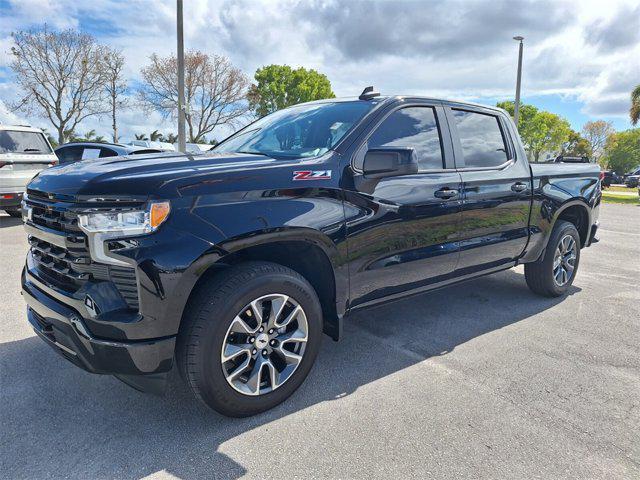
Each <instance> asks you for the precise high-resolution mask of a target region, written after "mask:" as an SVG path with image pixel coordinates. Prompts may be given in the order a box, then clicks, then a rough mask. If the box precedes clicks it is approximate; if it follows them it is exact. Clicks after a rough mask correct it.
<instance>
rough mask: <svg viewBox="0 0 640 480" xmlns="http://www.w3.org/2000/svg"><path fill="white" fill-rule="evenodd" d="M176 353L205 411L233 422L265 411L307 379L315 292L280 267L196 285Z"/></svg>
mask: <svg viewBox="0 0 640 480" xmlns="http://www.w3.org/2000/svg"><path fill="white" fill-rule="evenodd" d="M184 322H185V323H184V325H183V327H182V331H181V334H180V337H179V340H178V347H177V351H176V356H177V361H178V365H179V368H180V370H181V373H182V375H183V377H184V379H185V381H186V382H187V384H188V385H189V386H190V388H191V390H192V391H193V393H194V394H195V395H196V397H197V398H199V399H200V400H201V401H202V402H204V403H205V404H206V405H207V406H209V407H211V408H213V409H214V410H217V411H218V412H220V413H222V414H224V415H228V416H234V417H243V416H248V415H254V414H256V413H259V412H262V411H264V410H268V409H270V408H272V407H274V406H276V405H278V404H279V403H281V402H282V401H284V400H285V399H286V398H287V397H289V396H290V395H291V394H292V393H293V392H294V391H295V390H296V389H297V388H298V387H299V386H300V385H301V384H302V382H303V381H304V379H305V378H306V376H307V374H308V373H309V371H310V370H311V367H312V366H313V363H314V360H315V357H316V356H317V353H318V349H319V347H320V341H321V335H322V313H321V308H320V302H319V300H318V297H317V295H316V293H315V291H314V289H313V287H312V286H311V285H310V284H309V282H307V281H306V280H305V279H304V278H303V277H302V276H301V275H299V274H298V273H296V272H294V271H293V270H291V269H289V268H286V267H284V266H281V265H277V264H274V263H268V262H249V263H246V264H241V265H238V266H236V267H232V268H230V269H229V270H227V271H225V272H223V273H221V274H219V275H218V276H217V277H214V279H213V280H211V281H210V282H208V283H207V284H205V285H203V286H201V287H200V288H199V290H198V292H196V294H195V295H194V297H193V298H192V300H191V301H190V304H189V306H188V310H187V312H186V314H185V318H184Z"/></svg>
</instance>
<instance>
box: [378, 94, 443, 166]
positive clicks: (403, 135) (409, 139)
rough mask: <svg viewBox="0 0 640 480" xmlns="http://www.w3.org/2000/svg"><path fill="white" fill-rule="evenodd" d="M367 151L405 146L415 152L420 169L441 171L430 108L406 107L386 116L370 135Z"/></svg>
mask: <svg viewBox="0 0 640 480" xmlns="http://www.w3.org/2000/svg"><path fill="white" fill-rule="evenodd" d="M368 147H369V148H376V147H409V148H413V149H415V151H416V155H417V157H418V166H419V169H420V170H434V169H436V170H441V169H442V168H443V163H442V145H441V142H440V133H439V131H438V122H437V121H436V115H435V111H434V109H433V108H432V107H407V108H402V109H400V110H396V111H395V112H393V113H392V114H391V115H389V116H388V117H387V118H386V119H385V120H384V121H383V122H382V123H381V124H380V126H379V127H378V128H377V129H376V131H375V132H374V133H373V135H371V137H370V138H369V142H368Z"/></svg>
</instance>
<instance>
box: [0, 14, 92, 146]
mask: <svg viewBox="0 0 640 480" xmlns="http://www.w3.org/2000/svg"><path fill="white" fill-rule="evenodd" d="M12 37H13V42H14V46H13V47H12V49H11V52H12V53H13V61H12V62H11V68H12V70H13V71H14V73H15V74H16V80H17V83H18V86H19V87H20V89H21V90H22V93H23V95H22V97H21V98H20V100H18V101H17V102H15V103H14V104H13V105H12V108H13V109H14V110H24V111H26V112H29V113H30V112H34V113H38V114H40V115H42V116H43V117H44V118H48V119H49V120H50V121H51V124H52V125H53V126H54V127H55V129H56V130H57V131H58V142H59V143H64V141H65V131H67V132H73V131H74V130H75V128H76V126H77V125H78V124H79V123H80V122H81V121H82V120H84V119H85V118H87V117H88V116H90V115H97V114H100V113H104V109H103V107H104V103H103V93H104V83H105V77H104V72H103V68H102V59H103V57H104V47H101V46H100V45H98V44H96V42H95V40H94V39H93V37H91V36H90V35H86V34H83V33H80V32H77V31H76V30H64V31H62V32H53V31H49V30H48V29H47V27H46V26H45V27H44V28H42V29H39V30H28V31H19V32H14V33H12Z"/></svg>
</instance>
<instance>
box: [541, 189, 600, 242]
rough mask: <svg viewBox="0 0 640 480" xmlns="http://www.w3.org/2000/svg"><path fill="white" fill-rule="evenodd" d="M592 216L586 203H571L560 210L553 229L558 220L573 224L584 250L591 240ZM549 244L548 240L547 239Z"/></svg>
mask: <svg viewBox="0 0 640 480" xmlns="http://www.w3.org/2000/svg"><path fill="white" fill-rule="evenodd" d="M590 218H591V215H590V214H589V206H588V205H587V204H586V202H584V201H579V200H578V201H575V202H570V203H568V204H566V205H564V206H563V208H561V209H559V210H558V211H557V212H556V215H555V216H554V219H553V222H552V225H551V228H552V230H553V227H554V226H555V224H556V223H557V222H558V220H565V221H567V222H569V223H572V224H573V225H574V226H575V227H576V230H578V234H579V235H580V247H581V248H584V246H585V245H586V244H587V239H588V238H589V230H590V229H591V219H590ZM547 242H548V239H547Z"/></svg>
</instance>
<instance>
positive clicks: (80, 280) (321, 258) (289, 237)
mask: <svg viewBox="0 0 640 480" xmlns="http://www.w3.org/2000/svg"><path fill="white" fill-rule="evenodd" d="M600 197H601V185H600V180H599V170H598V167H597V166H594V165H591V164H533V165H530V164H529V162H528V161H527V157H526V154H525V151H524V149H523V147H522V144H521V142H520V139H519V137H518V133H517V131H516V129H515V127H514V125H513V123H512V121H511V119H510V118H509V116H508V115H507V114H506V113H505V112H504V111H502V110H499V109H496V108H492V107H485V106H479V105H471V104H467V103H459V102H450V101H444V100H436V99H431V98H418V97H402V96H396V97H382V96H379V95H377V94H375V93H372V92H370V90H366V91H365V92H364V93H363V94H362V95H361V96H360V97H358V98H351V99H340V100H326V101H318V102H312V103H306V104H302V105H296V106H293V107H290V108H287V109H284V110H281V111H278V112H275V113H273V114H271V115H268V116H266V117H264V118H262V119H260V120H257V121H256V122H254V123H252V124H250V125H248V126H247V127H245V128H244V129H242V130H240V131H238V132H237V133H235V134H234V135H232V136H231V137H229V138H228V139H226V140H225V141H223V142H222V143H221V144H219V145H218V146H217V147H216V148H215V149H214V150H213V151H211V152H209V153H206V154H204V155H200V156H190V155H183V154H173V153H170V154H150V155H136V156H132V157H111V158H104V159H95V160H88V161H82V162H78V163H74V164H70V165H66V166H58V167H55V168H51V169H48V170H46V171H43V172H42V173H40V174H39V175H38V176H37V177H36V178H35V179H34V180H33V181H32V182H31V183H30V184H29V186H28V190H27V195H26V196H25V198H24V201H23V218H24V221H25V229H26V232H27V235H28V241H29V244H30V250H29V252H28V255H27V260H26V266H25V268H24V271H23V274H22V293H23V295H24V298H25V299H26V302H27V305H28V308H27V315H28V320H29V322H30V323H31V325H32V326H33V328H34V329H35V331H36V333H37V334H38V335H39V336H40V337H41V338H42V339H44V341H45V342H47V343H48V344H49V345H51V346H52V347H53V348H54V349H55V350H56V351H58V352H59V353H60V354H62V355H63V356H64V357H65V358H67V359H68V360H70V361H72V362H73V363H75V364H76V365H78V366H80V367H82V368H84V369H86V370H88V371H90V372H94V373H102V374H112V375H115V376H117V377H118V378H120V379H121V380H123V381H124V382H126V383H128V384H130V385H131V386H134V387H135V388H138V389H140V390H145V391H159V390H161V388H162V385H163V382H165V381H166V377H167V372H169V371H170V370H171V369H172V368H174V367H175V368H178V370H179V372H180V373H181V375H182V378H183V379H184V381H185V382H186V383H187V384H188V386H189V387H190V389H191V390H192V391H193V393H194V394H195V396H196V397H198V398H199V399H200V400H201V401H203V402H204V403H205V404H206V405H208V406H210V407H212V408H214V409H216V410H218V411H219V412H222V413H223V414H226V415H230V416H245V415H251V414H255V413H257V412H261V411H264V410H266V409H269V408H271V407H273V406H275V405H277V404H278V403H280V402H282V401H283V400H285V399H286V398H287V397H288V396H289V395H291V394H292V393H293V392H294V391H295V390H296V388H297V387H298V386H299V385H300V384H301V383H302V382H303V380H304V379H305V377H306V376H307V374H308V373H309V371H310V369H311V367H312V364H313V363H314V360H315V358H316V355H317V353H318V349H319V346H320V341H321V337H322V334H323V332H324V333H325V334H327V335H329V336H330V337H332V338H333V339H335V340H338V339H339V338H340V335H341V331H342V322H343V318H344V317H345V315H347V314H349V313H351V312H353V311H355V310H356V309H360V308H364V307H367V306H370V305H372V304H375V303H378V302H384V301H389V300H392V299H396V298H399V297H401V296H405V295H409V294H415V293H417V292H424V291H427V290H431V289H435V288H440V287H444V286H447V285H451V284H454V283H458V282H461V281H464V280H468V279H470V278H475V277H478V276H481V275H486V274H489V273H493V272H497V271H500V270H504V269H508V268H511V267H513V266H515V265H518V264H524V268H525V278H526V282H527V284H528V286H529V287H530V288H531V290H533V291H534V292H535V293H537V294H541V295H545V296H550V297H552V296H559V295H563V294H564V293H565V292H566V291H567V289H568V288H569V286H570V285H571V283H572V282H573V280H574V278H575V276H576V271H577V269H578V263H579V260H580V250H581V248H583V247H587V246H589V245H590V244H591V243H592V242H593V241H594V237H595V233H596V230H597V227H598V222H597V218H598V209H599V204H600ZM389 321H390V322H391V321H393V319H390V320H389ZM452 321H455V320H452Z"/></svg>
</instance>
